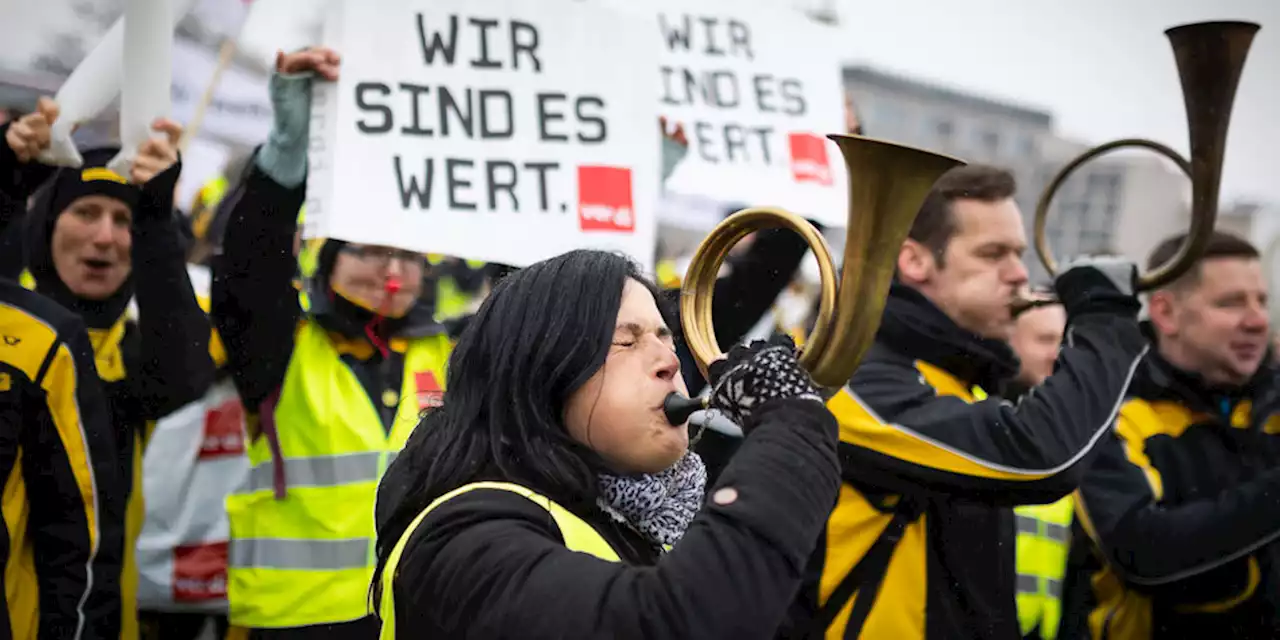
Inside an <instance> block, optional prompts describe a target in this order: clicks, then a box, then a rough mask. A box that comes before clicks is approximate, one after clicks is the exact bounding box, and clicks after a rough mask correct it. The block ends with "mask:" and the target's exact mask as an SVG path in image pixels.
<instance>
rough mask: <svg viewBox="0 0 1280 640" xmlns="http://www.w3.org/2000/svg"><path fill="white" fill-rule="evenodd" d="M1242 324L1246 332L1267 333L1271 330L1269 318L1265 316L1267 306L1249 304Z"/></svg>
mask: <svg viewBox="0 0 1280 640" xmlns="http://www.w3.org/2000/svg"><path fill="white" fill-rule="evenodd" d="M1242 324H1243V326H1244V328H1245V329H1246V330H1248V331H1258V332H1262V333H1266V332H1268V331H1269V330H1270V328H1271V327H1270V325H1271V318H1270V317H1269V316H1268V315H1267V306H1266V305H1265V304H1262V303H1261V302H1251V303H1249V309H1248V310H1247V311H1246V312H1245V314H1244V320H1243V322H1242Z"/></svg>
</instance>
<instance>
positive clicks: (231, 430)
mask: <svg viewBox="0 0 1280 640" xmlns="http://www.w3.org/2000/svg"><path fill="white" fill-rule="evenodd" d="M243 453H244V406H243V405H241V404H240V400H239V399H236V398H231V399H229V400H227V401H225V402H223V403H222V404H219V405H217V406H215V407H210V408H209V410H208V412H206V413H205V416H204V441H203V442H202V443H200V458H199V459H200V460H205V459H208V458H220V457H223V456H238V455H242V454H243Z"/></svg>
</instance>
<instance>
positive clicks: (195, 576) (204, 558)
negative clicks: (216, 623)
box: [173, 542, 227, 602]
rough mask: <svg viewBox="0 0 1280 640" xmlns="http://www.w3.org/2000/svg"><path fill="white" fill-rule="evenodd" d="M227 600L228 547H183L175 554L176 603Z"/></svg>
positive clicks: (209, 545)
mask: <svg viewBox="0 0 1280 640" xmlns="http://www.w3.org/2000/svg"><path fill="white" fill-rule="evenodd" d="M226 597H227V543H226V542H210V543H206V544H191V545H182V546H179V547H177V548H175V549H174V550H173V600H174V602H204V601H207V600H222V599H225V598H226Z"/></svg>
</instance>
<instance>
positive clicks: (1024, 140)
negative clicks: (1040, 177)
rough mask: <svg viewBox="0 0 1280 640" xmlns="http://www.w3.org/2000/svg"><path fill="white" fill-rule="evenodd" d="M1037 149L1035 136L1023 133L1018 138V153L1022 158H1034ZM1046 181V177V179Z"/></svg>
mask: <svg viewBox="0 0 1280 640" xmlns="http://www.w3.org/2000/svg"><path fill="white" fill-rule="evenodd" d="M1037 151H1038V145H1037V144H1036V137H1035V136H1034V135H1031V134H1030V133H1024V134H1022V135H1021V136H1020V137H1019V138H1018V155H1019V156H1021V157H1023V158H1034V157H1035V156H1036V153H1037ZM1046 181H1047V179H1046Z"/></svg>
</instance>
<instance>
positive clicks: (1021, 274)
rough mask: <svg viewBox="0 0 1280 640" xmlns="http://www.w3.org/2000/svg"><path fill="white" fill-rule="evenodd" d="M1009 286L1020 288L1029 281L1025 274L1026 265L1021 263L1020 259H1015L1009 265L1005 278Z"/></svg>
mask: <svg viewBox="0 0 1280 640" xmlns="http://www.w3.org/2000/svg"><path fill="white" fill-rule="evenodd" d="M1005 277H1006V278H1007V280H1006V281H1007V282H1008V283H1009V284H1012V285H1015V286H1019V287H1020V286H1022V285H1024V284H1026V283H1027V280H1029V279H1030V275H1029V274H1028V273H1027V265H1026V264H1024V263H1023V262H1022V258H1018V257H1015V258H1014V259H1013V261H1012V262H1011V263H1010V265H1009V271H1008V273H1007V274H1006V276H1005Z"/></svg>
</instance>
